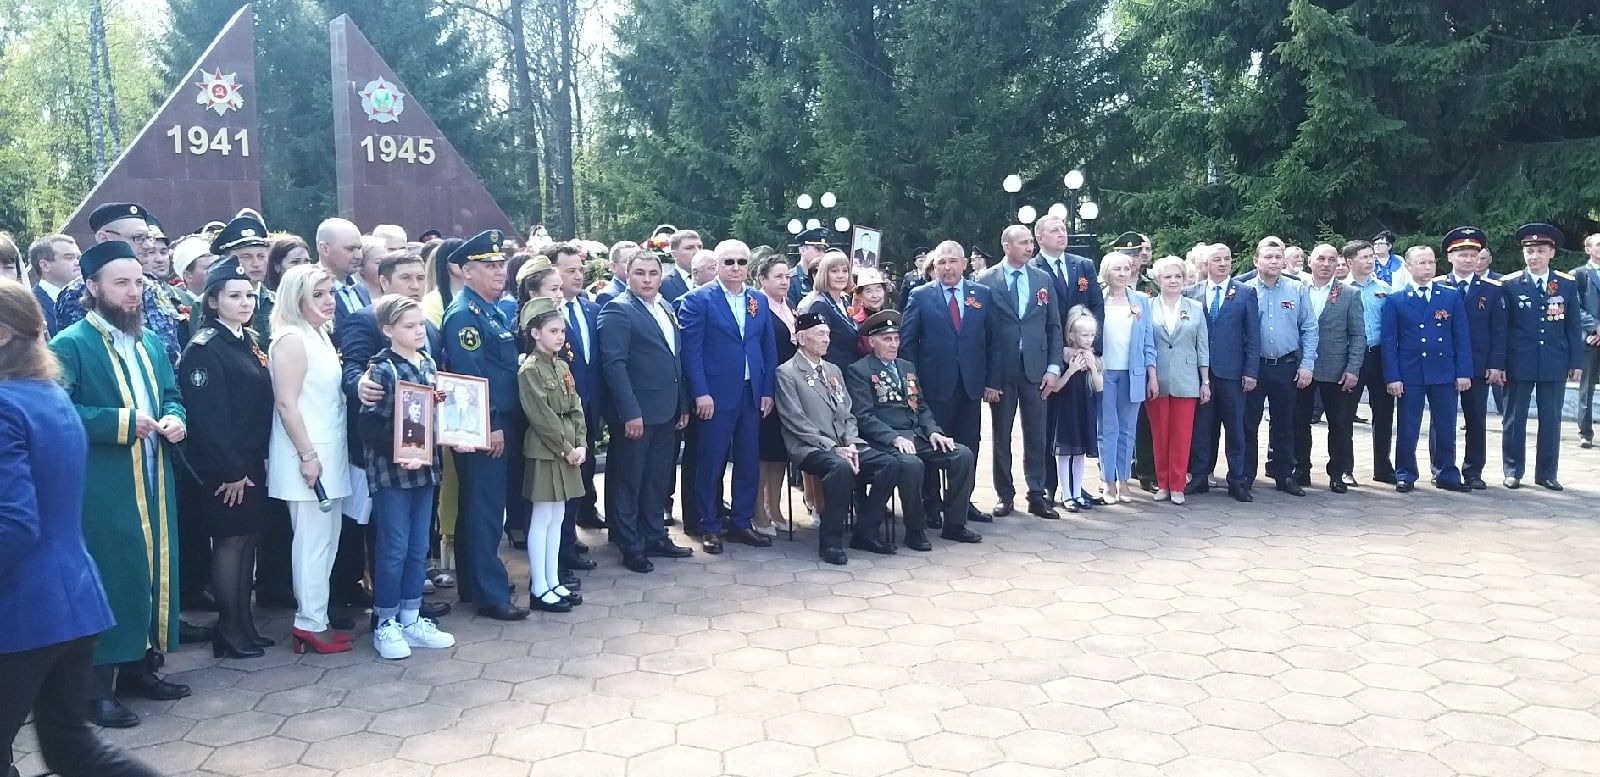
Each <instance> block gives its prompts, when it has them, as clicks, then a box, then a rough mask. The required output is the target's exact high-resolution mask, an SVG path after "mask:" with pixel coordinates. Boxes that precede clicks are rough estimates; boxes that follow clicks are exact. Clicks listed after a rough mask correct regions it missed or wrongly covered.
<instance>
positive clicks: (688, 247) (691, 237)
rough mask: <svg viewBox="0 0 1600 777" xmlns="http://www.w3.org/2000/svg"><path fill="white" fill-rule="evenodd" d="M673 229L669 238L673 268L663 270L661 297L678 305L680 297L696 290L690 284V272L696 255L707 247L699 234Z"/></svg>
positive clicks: (688, 230)
mask: <svg viewBox="0 0 1600 777" xmlns="http://www.w3.org/2000/svg"><path fill="white" fill-rule="evenodd" d="M663 226H668V225H663ZM657 229H661V227H657ZM673 229H674V231H673V232H672V235H671V237H670V238H668V240H669V242H668V245H669V246H670V250H671V251H672V266H671V267H667V266H663V267H662V268H661V274H662V275H661V296H663V297H666V298H667V301H668V302H671V303H674V304H676V303H677V301H678V298H679V297H682V296H683V295H685V294H688V293H689V290H690V289H692V288H694V285H693V284H691V283H690V282H689V272H690V270H691V269H692V268H693V266H694V256H695V254H698V253H700V250H701V249H702V248H704V247H705V245H704V244H703V243H702V242H701V240H700V233H699V232H696V231H694V230H692V229H677V228H676V227H674V228H673Z"/></svg>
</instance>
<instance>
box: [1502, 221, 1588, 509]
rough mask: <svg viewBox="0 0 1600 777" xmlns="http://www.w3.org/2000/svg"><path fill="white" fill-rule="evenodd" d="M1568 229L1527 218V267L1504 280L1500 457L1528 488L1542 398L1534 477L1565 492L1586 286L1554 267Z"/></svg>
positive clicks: (1509, 476)
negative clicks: (1565, 433) (1564, 424)
mask: <svg viewBox="0 0 1600 777" xmlns="http://www.w3.org/2000/svg"><path fill="white" fill-rule="evenodd" d="M1561 241H1562V235H1561V230H1558V229H1556V228H1555V227H1553V226H1551V225H1549V224H1539V223H1534V224H1525V225H1523V226H1522V228H1521V229H1518V230H1517V242H1519V243H1521V244H1522V261H1523V263H1524V267H1523V269H1522V270H1519V271H1517V272H1514V273H1511V274H1510V275H1507V276H1505V277H1504V278H1502V279H1500V286H1501V288H1502V289H1504V290H1505V295H1506V409H1505V415H1503V416H1502V417H1501V419H1500V428H1501V431H1502V435H1501V441H1500V458H1501V459H1502V460H1503V461H1504V462H1505V475H1506V479H1505V487H1506V488H1521V487H1522V476H1523V474H1524V472H1525V471H1526V464H1527V453H1528V447H1527V446H1528V441H1527V429H1528V409H1529V407H1530V405H1531V403H1532V402H1533V401H1534V399H1535V396H1537V401H1538V403H1539V437H1538V442H1537V447H1536V448H1535V449H1534V450H1535V456H1534V468H1533V482H1535V483H1537V484H1539V485H1541V486H1544V487H1545V488H1548V489H1550V490H1551V491H1560V490H1562V486H1561V481H1559V480H1557V479H1556V469H1557V465H1558V464H1559V463H1560V456H1561V405H1562V401H1561V400H1562V395H1563V394H1564V393H1565V392H1566V387H1567V384H1566V381H1567V380H1569V379H1570V380H1577V379H1578V378H1579V377H1580V376H1581V375H1582V372H1583V345H1584V342H1583V326H1582V320H1581V317H1580V315H1579V308H1580V305H1579V302H1578V284H1577V281H1575V280H1574V279H1573V277H1572V276H1571V275H1568V274H1566V273H1564V272H1561V271H1560V270H1554V269H1551V267H1550V260H1551V259H1553V258H1555V255H1556V246H1559V245H1560V244H1561Z"/></svg>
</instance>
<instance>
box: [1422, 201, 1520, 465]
mask: <svg viewBox="0 0 1600 777" xmlns="http://www.w3.org/2000/svg"><path fill="white" fill-rule="evenodd" d="M1487 240H1488V236H1487V235H1485V234H1484V233H1483V230H1480V229H1478V228H1477V227H1457V228H1456V229H1453V230H1451V231H1450V233H1449V234H1447V235H1445V236H1444V252H1445V255H1446V256H1448V257H1450V266H1451V267H1453V268H1454V271H1453V272H1451V273H1450V274H1449V275H1447V276H1445V277H1443V278H1440V279H1439V280H1438V282H1440V283H1448V284H1450V285H1451V286H1454V287H1455V289H1456V291H1458V292H1460V293H1461V299H1462V302H1463V304H1464V305H1465V306H1466V309H1467V332H1468V333H1469V334H1470V337H1469V338H1468V339H1469V340H1471V341H1472V387H1471V388H1468V389H1467V390H1466V391H1463V392H1461V415H1462V420H1463V422H1464V423H1465V425H1466V428H1467V439H1466V452H1465V453H1463V454H1462V456H1461V482H1462V483H1465V484H1467V485H1468V486H1470V487H1472V488H1473V489H1476V490H1482V489H1485V488H1488V487H1489V486H1488V484H1487V483H1484V482H1483V467H1484V464H1485V463H1486V460H1487V447H1488V445H1487V439H1486V438H1487V434H1486V431H1487V427H1488V422H1489V395H1490V393H1491V391H1492V390H1493V389H1498V388H1500V387H1502V386H1504V385H1505V382H1506V295H1505V289H1504V288H1502V287H1501V286H1500V281H1498V280H1495V279H1494V278H1489V277H1486V276H1484V275H1481V274H1480V270H1482V269H1483V264H1482V258H1481V256H1482V254H1481V248H1482V246H1483V245H1485V243H1486V242H1487Z"/></svg>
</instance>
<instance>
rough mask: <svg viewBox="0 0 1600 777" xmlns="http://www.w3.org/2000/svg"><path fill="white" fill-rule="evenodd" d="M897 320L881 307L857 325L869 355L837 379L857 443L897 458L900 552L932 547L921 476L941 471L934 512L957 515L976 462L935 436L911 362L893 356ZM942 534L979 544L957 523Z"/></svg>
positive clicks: (855, 545) (967, 496)
mask: <svg viewBox="0 0 1600 777" xmlns="http://www.w3.org/2000/svg"><path fill="white" fill-rule="evenodd" d="M900 320H901V319H900V313H899V311H895V310H885V311H883V312H881V313H877V314H875V315H873V316H872V317H871V318H868V319H867V320H866V322H864V323H863V324H862V325H861V328H862V330H863V331H865V332H866V333H867V337H868V339H869V341H870V342H871V343H872V353H871V354H868V355H866V356H863V357H861V360H860V361H857V362H856V363H854V364H852V365H850V368H849V369H847V370H845V372H844V380H845V385H846V386H847V387H848V388H849V390H850V407H851V410H852V411H853V412H854V413H855V416H856V427H857V429H858V430H859V431H860V433H861V437H862V439H864V440H866V441H867V444H868V445H871V446H872V447H874V448H876V449H878V450H880V451H884V452H885V453H887V454H889V455H891V456H896V457H898V458H899V459H900V461H901V471H902V473H904V474H905V475H907V476H909V477H902V478H901V482H900V484H899V488H900V503H901V505H903V507H902V510H903V512H904V513H905V525H906V538H905V544H906V547H908V548H910V549H912V550H919V551H921V550H932V549H933V545H932V544H931V543H929V542H928V537H927V534H926V525H925V515H924V513H923V510H922V497H921V493H922V482H923V479H924V478H928V477H937V475H935V474H933V473H932V470H938V469H943V470H945V471H946V472H948V473H949V477H948V480H947V482H946V484H945V490H944V493H943V494H940V495H939V497H940V499H941V500H942V501H941V502H940V505H941V507H940V509H941V512H943V513H945V514H949V515H959V513H958V512H952V511H958V510H964V509H966V505H967V502H969V501H970V500H971V499H972V480H973V477H974V471H975V468H976V466H977V459H976V458H975V457H974V455H973V453H972V449H971V448H968V447H967V446H965V445H962V444H961V443H958V442H956V441H955V439H954V438H952V437H950V436H949V435H946V434H945V433H944V432H942V431H940V430H939V424H938V423H937V422H936V421H934V420H933V410H932V409H931V408H929V407H928V403H927V402H924V401H923V399H922V386H921V382H920V381H919V380H918V379H917V368H916V365H913V364H912V363H911V362H908V361H906V360H905V359H902V358H900ZM945 531H946V532H948V534H947V536H945V539H949V540H954V541H956V542H977V541H978V540H979V539H981V538H980V537H979V536H978V533H977V532H974V531H972V530H971V529H968V528H966V527H964V526H961V527H952V528H950V529H946V530H945ZM876 542H877V540H861V539H859V538H858V539H857V540H852V541H851V543H850V546H851V547H853V548H858V549H861V550H879V551H880V552H881V549H878V548H875V547H864V545H871V544H873V543H876ZM858 543H863V544H858ZM891 550H892V549H891Z"/></svg>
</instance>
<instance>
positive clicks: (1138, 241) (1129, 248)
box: [1111, 232, 1150, 254]
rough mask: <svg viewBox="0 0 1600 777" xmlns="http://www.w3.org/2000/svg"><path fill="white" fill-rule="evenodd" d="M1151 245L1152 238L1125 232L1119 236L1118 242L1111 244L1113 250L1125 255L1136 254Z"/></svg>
mask: <svg viewBox="0 0 1600 777" xmlns="http://www.w3.org/2000/svg"><path fill="white" fill-rule="evenodd" d="M1149 245H1150V238H1149V237H1147V236H1145V235H1143V234H1140V233H1138V232H1124V233H1122V234H1120V235H1117V240H1116V242H1114V243H1112V244H1111V248H1112V250H1115V251H1121V252H1123V253H1125V254H1136V253H1139V251H1140V250H1142V249H1144V248H1145V247H1146V246H1149Z"/></svg>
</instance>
